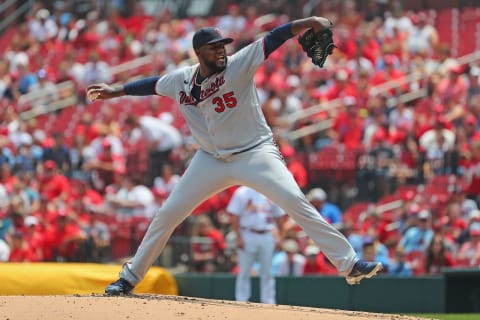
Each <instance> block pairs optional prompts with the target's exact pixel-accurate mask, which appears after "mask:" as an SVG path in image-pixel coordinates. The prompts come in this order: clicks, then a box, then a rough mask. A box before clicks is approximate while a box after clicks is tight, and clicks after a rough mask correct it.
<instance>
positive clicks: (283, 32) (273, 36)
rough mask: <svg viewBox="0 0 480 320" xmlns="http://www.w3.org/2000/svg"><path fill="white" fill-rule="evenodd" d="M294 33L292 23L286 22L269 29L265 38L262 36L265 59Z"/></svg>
mask: <svg viewBox="0 0 480 320" xmlns="http://www.w3.org/2000/svg"><path fill="white" fill-rule="evenodd" d="M293 36H294V34H293V33H292V23H291V22H288V23H285V24H282V25H281V26H278V27H276V28H275V29H273V30H272V31H270V32H269V33H268V34H267V35H266V36H265V38H263V45H264V48H265V59H266V58H268V56H269V55H270V54H271V53H272V52H273V51H275V50H276V49H277V48H278V47H280V46H281V45H282V44H283V43H284V42H285V41H287V40H288V39H290V38H293Z"/></svg>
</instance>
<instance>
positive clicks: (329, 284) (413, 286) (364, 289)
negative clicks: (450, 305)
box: [175, 274, 446, 313]
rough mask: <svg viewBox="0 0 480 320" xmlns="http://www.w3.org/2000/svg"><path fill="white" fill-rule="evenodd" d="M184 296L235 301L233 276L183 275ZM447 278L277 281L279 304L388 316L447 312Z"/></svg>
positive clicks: (181, 291) (179, 277)
mask: <svg viewBox="0 0 480 320" xmlns="http://www.w3.org/2000/svg"><path fill="white" fill-rule="evenodd" d="M175 278H176V280H177V285H178V291H179V294H180V295H184V296H190V297H201V298H209V299H220V300H234V289H235V278H234V276H232V275H231V274H215V275H201V274H179V275H176V276H175ZM445 296H446V295H445V280H444V277H442V276H438V277H425V278H421V277H418V278H403V279H402V278H389V277H378V278H374V279H370V280H364V281H363V282H362V284H361V285H359V286H349V285H348V284H347V283H346V282H345V279H344V278H341V277H299V278H296V277H280V278H277V303H278V304H285V305H297V306H309V307H319V308H335V309H344V310H358V311H371V312H386V313H437V312H445V311H446V301H445ZM258 301H259V285H258V278H256V277H254V278H253V297H252V302H258Z"/></svg>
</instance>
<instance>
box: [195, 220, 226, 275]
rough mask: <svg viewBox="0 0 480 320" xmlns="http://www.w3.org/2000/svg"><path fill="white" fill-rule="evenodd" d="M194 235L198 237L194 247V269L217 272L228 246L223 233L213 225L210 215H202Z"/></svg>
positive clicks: (197, 222)
mask: <svg viewBox="0 0 480 320" xmlns="http://www.w3.org/2000/svg"><path fill="white" fill-rule="evenodd" d="M193 236H194V239H196V242H193V247H192V267H193V271H196V272H205V273H211V272H215V271H216V270H217V267H218V263H219V262H220V261H221V259H222V257H223V252H224V250H225V247H226V244H225V239H224V237H223V234H222V233H221V232H220V231H219V230H218V229H216V228H215V227H214V226H213V224H212V221H211V220H210V218H209V217H208V216H206V215H200V216H198V217H197V221H196V225H195V227H194V230H193Z"/></svg>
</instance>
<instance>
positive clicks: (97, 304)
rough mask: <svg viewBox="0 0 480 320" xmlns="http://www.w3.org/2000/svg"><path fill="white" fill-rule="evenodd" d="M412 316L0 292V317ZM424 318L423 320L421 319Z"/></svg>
mask: <svg viewBox="0 0 480 320" xmlns="http://www.w3.org/2000/svg"><path fill="white" fill-rule="evenodd" d="M7 319H10V320H23V319H28V320H34V319H38V320H43V319H49V320H54V319H62V320H64V319H79V320H96V319H99V320H108V319H112V320H121V319H130V320H153V319H160V320H270V319H274V320H325V319H328V320H343V319H349V320H356V319H365V320H366V319H375V320H382V319H388V320H407V319H408V320H413V319H419V318H414V317H408V316H404V315H393V314H379V313H367V312H356V311H343V310H334V309H319V308H311V307H295V306H285V305H264V304H258V303H240V302H233V301H224V300H210V299H200V298H189V297H179V296H161V295H143V294H142V295H132V296H125V297H107V296H102V295H82V296H81V295H78V296H2V297H0V320H7ZM423 320H425V319H423Z"/></svg>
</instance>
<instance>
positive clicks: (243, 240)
mask: <svg viewBox="0 0 480 320" xmlns="http://www.w3.org/2000/svg"><path fill="white" fill-rule="evenodd" d="M227 212H229V213H231V214H232V225H233V228H234V230H235V233H236V235H237V255H238V257H237V258H238V274H237V278H236V283H235V299H236V300H237V301H242V302H247V301H248V299H250V297H251V295H252V289H251V277H250V275H251V271H252V267H253V264H254V262H256V261H258V262H259V264H260V269H259V276H260V302H263V303H271V304H275V277H274V276H273V275H272V260H273V253H274V252H275V245H276V241H275V240H276V239H275V238H274V235H273V230H274V229H275V223H276V224H277V226H278V233H279V236H280V238H281V237H282V236H281V235H283V234H284V225H285V222H286V221H287V219H288V216H287V214H286V213H285V211H283V210H282V209H281V208H280V207H278V206H277V205H276V204H274V203H273V202H272V201H270V200H269V199H268V198H267V197H265V196H264V195H263V194H261V193H259V192H257V191H255V190H254V189H252V188H249V187H240V188H238V189H237V190H235V193H234V194H233V196H232V199H230V202H229V204H228V206H227Z"/></svg>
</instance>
